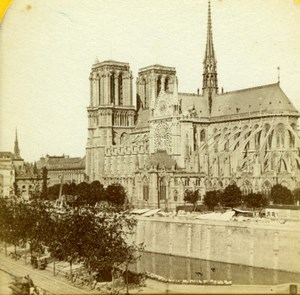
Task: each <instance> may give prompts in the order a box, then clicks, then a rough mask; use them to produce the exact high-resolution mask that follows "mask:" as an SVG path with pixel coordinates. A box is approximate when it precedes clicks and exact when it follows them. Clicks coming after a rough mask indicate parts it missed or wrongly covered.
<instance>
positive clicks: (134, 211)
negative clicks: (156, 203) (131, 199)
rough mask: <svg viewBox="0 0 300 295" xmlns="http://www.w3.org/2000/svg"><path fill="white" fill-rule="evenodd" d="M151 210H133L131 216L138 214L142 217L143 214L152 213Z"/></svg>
mask: <svg viewBox="0 0 300 295" xmlns="http://www.w3.org/2000/svg"><path fill="white" fill-rule="evenodd" d="M150 210H151V209H134V210H132V211H131V212H130V213H131V214H138V215H141V214H143V213H146V212H148V211H150Z"/></svg>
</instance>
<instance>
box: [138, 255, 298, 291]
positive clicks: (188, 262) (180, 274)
mask: <svg viewBox="0 0 300 295" xmlns="http://www.w3.org/2000/svg"><path fill="white" fill-rule="evenodd" d="M133 270H134V271H137V272H143V271H147V272H150V273H154V274H156V275H159V276H162V277H164V278H169V279H174V280H199V279H200V280H228V281H232V284H233V285H278V284H285V283H300V273H292V272H287V271H278V270H272V269H265V268H259V267H250V266H244V265H238V264H230V263H223V262H214V261H208V260H201V259H195V258H186V257H179V256H171V255H165V254H158V253H150V252H143V253H142V254H141V258H140V260H139V261H138V262H137V263H136V264H135V265H134V267H133Z"/></svg>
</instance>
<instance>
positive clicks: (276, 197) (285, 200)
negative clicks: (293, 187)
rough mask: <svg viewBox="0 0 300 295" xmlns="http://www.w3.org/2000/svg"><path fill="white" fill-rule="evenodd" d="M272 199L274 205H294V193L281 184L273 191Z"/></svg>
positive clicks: (274, 187) (275, 186)
mask: <svg viewBox="0 0 300 295" xmlns="http://www.w3.org/2000/svg"><path fill="white" fill-rule="evenodd" d="M271 199H272V200H273V202H274V204H293V203H294V198H293V194H292V192H291V191H290V190H289V189H288V188H287V187H285V186H283V185H281V184H275V185H274V186H273V187H272V189H271Z"/></svg>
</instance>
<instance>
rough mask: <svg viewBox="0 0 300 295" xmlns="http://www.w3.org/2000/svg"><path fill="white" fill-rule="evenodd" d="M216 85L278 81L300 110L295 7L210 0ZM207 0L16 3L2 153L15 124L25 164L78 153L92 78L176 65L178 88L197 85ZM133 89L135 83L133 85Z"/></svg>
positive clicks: (0, 113)
mask: <svg viewBox="0 0 300 295" xmlns="http://www.w3.org/2000/svg"><path fill="white" fill-rule="evenodd" d="M212 21H213V37H214V44H215V51H216V55H217V59H218V77H219V86H220V88H221V87H224V90H225V91H230V90H237V89H241V88H248V87H253V86H258V85H264V84H269V83H274V82H277V66H278V65H280V68H281V70H280V75H281V87H282V89H283V91H284V92H285V93H286V94H287V96H288V97H289V98H290V99H291V101H292V102H293V103H294V105H295V106H296V107H297V108H298V109H300V4H299V1H296V0H251V1H246V0H212ZM206 25H207V0H185V1H183V0H137V1H134V0H123V1H121V0H115V1H107V0H103V1H102V0H85V1H82V0H72V1H70V0H43V1H40V0H15V1H14V2H13V4H12V5H11V7H10V8H9V9H8V11H7V13H6V15H5V17H4V19H3V22H2V24H1V29H0V150H1V151H12V150H13V143H14V134H15V128H16V127H18V133H19V145H20V149H21V155H22V156H23V158H24V159H25V160H27V161H34V160H38V159H39V157H40V156H42V155H45V154H47V153H48V154H50V155H61V154H63V153H64V154H68V155H70V156H84V154H85V144H86V138H87V113H86V107H87V105H88V102H89V80H88V77H89V72H90V68H91V65H92V64H93V62H94V61H95V58H96V56H98V58H99V60H100V61H103V60H107V59H114V60H118V61H124V62H129V63H130V67H131V70H132V71H133V75H134V78H136V76H137V71H138V69H139V68H141V67H145V66H148V65H151V64H154V63H159V64H163V65H166V66H174V67H176V70H177V76H178V80H179V91H181V92H196V89H197V88H201V80H202V76H201V75H202V61H203V57H204V48H205V41H206ZM133 84H134V85H135V80H134V83H133Z"/></svg>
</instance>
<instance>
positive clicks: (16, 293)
mask: <svg viewBox="0 0 300 295" xmlns="http://www.w3.org/2000/svg"><path fill="white" fill-rule="evenodd" d="M9 287H10V289H11V290H12V294H13V295H42V294H43V293H44V292H42V289H41V288H39V287H37V286H35V285H34V283H33V281H32V279H31V278H30V276H29V275H26V276H24V277H15V278H14V281H13V282H12V283H11V285H10V286H9Z"/></svg>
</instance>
